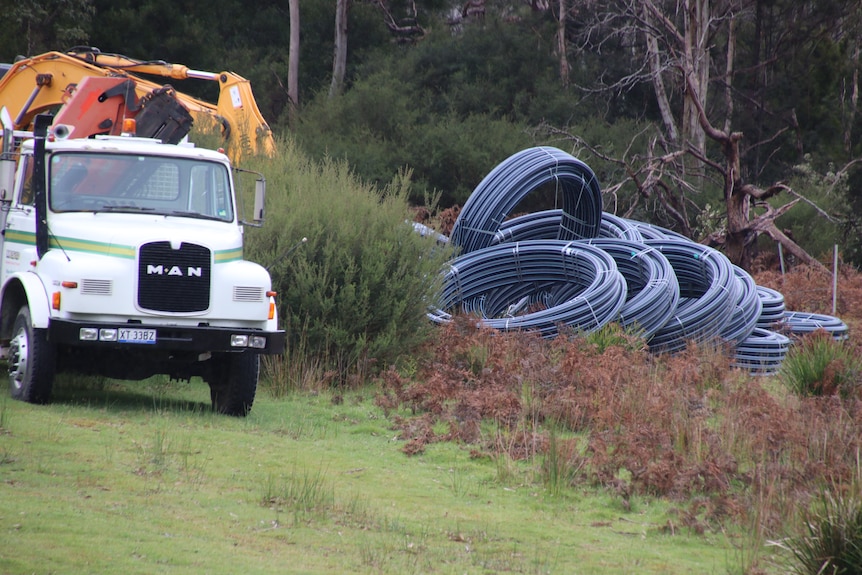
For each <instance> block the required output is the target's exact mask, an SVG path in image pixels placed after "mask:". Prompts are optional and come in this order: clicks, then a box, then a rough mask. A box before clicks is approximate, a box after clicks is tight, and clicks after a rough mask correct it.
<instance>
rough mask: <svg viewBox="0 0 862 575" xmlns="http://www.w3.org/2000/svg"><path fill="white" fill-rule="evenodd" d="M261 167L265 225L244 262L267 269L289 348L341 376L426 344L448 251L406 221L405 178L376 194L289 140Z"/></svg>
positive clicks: (343, 168) (253, 234) (252, 233)
mask: <svg viewBox="0 0 862 575" xmlns="http://www.w3.org/2000/svg"><path fill="white" fill-rule="evenodd" d="M255 161H257V162H260V163H261V165H260V166H259V167H258V169H259V170H260V171H262V172H264V173H265V174H266V176H267V182H268V183H267V189H268V197H267V222H266V226H265V228H263V229H260V230H258V229H251V230H249V231H248V232H247V234H246V236H247V244H246V246H247V248H246V249H247V254H246V255H247V257H249V258H250V259H254V260H256V261H258V262H260V263H262V264H263V265H266V266H268V267H269V268H270V273H271V274H272V276H273V286H274V289H275V290H276V291H278V294H279V295H278V302H279V308H280V309H279V313H280V319H281V321H282V326H283V327H284V329H286V330H287V332H288V345H289V346H290V347H289V349H290V350H292V351H293V352H299V353H300V354H302V355H304V356H307V357H308V356H313V357H309V359H310V360H313V361H312V363H314V364H315V365H318V366H320V368H321V370H323V371H331V370H335V372H336V375H337V376H338V377H339V378H344V377H345V376H347V375H348V374H349V373H351V372H354V373H355V372H357V371H358V372H361V373H364V372H365V371H366V370H371V371H375V370H376V369H377V368H382V367H386V365H387V364H388V363H389V362H392V361H393V360H394V359H396V358H397V357H398V356H400V355H401V354H404V353H407V352H409V351H410V350H412V349H413V348H414V346H416V345H417V344H419V343H421V342H422V341H423V340H424V337H425V335H426V331H427V320H426V318H425V310H426V307H427V305H428V302H429V298H430V297H431V295H432V293H433V291H434V290H435V289H436V282H437V277H438V271H439V269H440V266H441V264H442V263H443V261H444V260H445V259H447V258H448V254H447V251H446V250H445V249H444V248H442V247H440V246H438V245H436V243H435V242H434V240H432V239H431V238H425V237H421V236H420V235H419V234H416V233H415V232H413V229H412V226H411V225H410V224H409V223H407V220H409V218H410V215H409V207H408V203H407V196H408V193H409V174H399V175H398V176H397V177H396V178H395V179H394V180H393V181H392V183H391V184H390V185H389V186H387V187H386V188H385V189H384V190H378V189H376V188H374V187H372V186H369V185H365V184H362V183H361V182H359V181H358V180H357V179H356V178H355V177H354V176H353V175H352V174H351V173H350V170H349V169H348V167H347V165H346V163H344V162H337V161H332V160H325V161H323V162H321V163H319V164H318V163H314V162H311V161H310V160H308V159H307V157H305V156H304V155H303V154H301V153H300V152H299V151H298V150H297V149H296V147H295V146H294V145H293V143H292V142H287V141H282V142H279V156H278V157H276V158H274V159H272V160H264V159H256V160H255ZM303 237H305V238H307V242H305V243H302V242H301V238H303ZM293 359H294V360H295V359H296V358H295V357H294V358H293Z"/></svg>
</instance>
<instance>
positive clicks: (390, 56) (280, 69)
mask: <svg viewBox="0 0 862 575" xmlns="http://www.w3.org/2000/svg"><path fill="white" fill-rule="evenodd" d="M2 4H3V8H2V14H3V21H4V25H3V26H2V29H0V61H6V62H12V61H13V60H14V59H15V57H16V56H18V55H35V54H39V53H42V52H45V51H49V50H65V49H68V48H71V47H73V46H80V45H88V46H95V47H97V48H100V49H101V50H103V51H105V52H115V53H122V54H124V55H127V56H129V57H132V58H138V59H159V60H165V61H168V62H173V63H181V64H185V65H187V66H189V67H191V68H194V69H200V70H208V71H221V70H230V71H234V72H237V73H239V74H240V75H243V76H245V77H246V78H248V79H249V80H250V81H251V83H252V86H253V88H254V91H255V96H256V98H257V102H258V105H259V107H260V108H261V111H262V112H263V115H264V117H265V118H267V120H268V121H269V123H270V125H271V126H272V128H273V130H274V131H275V132H276V133H277V134H284V135H288V134H289V137H291V138H293V139H294V140H295V141H296V142H297V143H298V145H299V146H300V148H301V149H302V150H303V151H304V152H305V153H307V154H309V155H310V156H311V157H312V158H315V159H322V158H334V159H346V160H347V162H348V164H349V165H350V167H351V170H352V171H353V172H354V173H355V174H356V175H357V176H358V177H359V178H360V179H362V180H363V181H366V182H370V183H373V184H378V185H380V186H381V187H382V186H384V185H385V184H386V183H388V182H390V181H391V180H392V179H393V177H395V175H396V174H398V173H399V171H402V170H404V169H408V170H409V174H410V179H411V187H410V189H411V192H410V193H411V200H412V202H413V203H414V204H427V203H429V199H430V200H431V201H432V202H433V203H434V207H435V208H438V209H445V208H450V207H453V206H459V205H463V203H464V202H465V200H466V198H467V197H468V196H469V194H470V192H471V191H472V190H473V188H474V187H475V186H476V185H477V184H478V183H479V182H480V181H481V179H482V178H483V177H484V176H485V175H486V174H487V173H488V172H489V171H490V170H491V169H492V168H493V167H494V166H495V165H497V164H498V163H499V162H500V161H502V160H503V159H504V158H506V157H508V156H509V155H510V154H512V153H514V152H516V151H519V150H521V149H523V148H525V147H528V146H531V145H544V144H550V145H556V146H558V147H561V148H563V149H565V150H566V151H570V152H572V153H573V154H574V155H576V156H577V157H579V158H580V159H582V160H584V161H586V162H587V163H588V164H589V165H590V166H591V167H592V168H593V170H594V171H595V172H596V173H597V175H598V176H599V181H600V183H601V184H602V186H603V188H604V193H605V209H606V210H607V211H612V212H614V213H616V214H618V215H624V216H627V217H631V218H635V219H639V220H642V221H647V222H652V223H657V224H661V225H663V226H666V227H669V228H671V229H674V230H676V231H679V232H681V233H684V234H685V235H688V236H690V237H692V238H693V239H695V240H698V241H706V242H708V243H711V244H712V245H717V246H720V247H723V248H724V250H725V252H726V253H727V254H728V255H729V256H730V257H731V259H732V260H734V262H735V263H739V264H741V265H743V266H744V267H750V264H751V261H752V258H754V257H755V256H756V255H757V253H758V252H759V251H762V250H767V251H768V252H769V253H774V252H775V251H776V249H775V245H776V243H783V244H784V247H785V248H787V253H788V254H790V255H791V256H796V257H798V258H801V259H802V260H803V261H808V263H812V262H811V261H809V260H808V259H807V258H808V256H809V255H810V256H812V257H813V258H819V257H822V256H823V255H824V254H826V253H827V252H829V251H830V250H831V249H832V246H833V244H835V243H839V244H841V246H842V250H841V253H842V258H843V260H844V261H846V262H848V263H852V264H855V265H857V266H858V265H859V264H860V263H862V243H860V239H859V238H860V234H859V233H858V232H859V225H860V215H859V214H860V213H862V210H860V209H859V207H860V203H862V193H860V191H859V185H858V183H859V181H860V179H862V171H860V170H859V169H858V164H857V162H858V158H859V157H860V149H862V125H860V121H862V120H860V117H859V114H858V113H857V106H858V91H859V50H860V44H862V7H860V6H859V4H858V2H851V1H849V0H817V1H806V2H798V1H791V0H685V1H684V0H672V1H659V0H646V1H634V0H616V1H597V0H555V1H549V0H529V1H527V0H520V1H518V0H467V2H466V3H463V4H462V3H459V2H451V1H450V2H447V1H446V0H418V1H410V2H407V1H404V0H303V2H302V3H301V5H300V3H299V2H298V0H297V1H296V2H295V3H288V2H270V1H263V2H257V3H255V5H254V8H253V9H249V7H248V6H247V5H246V4H244V3H243V2H239V1H236V0H216V1H213V2H207V3H197V2H165V1H162V0H152V1H147V2H130V1H128V0H111V1H110V2H108V1H105V0H74V1H59V0H53V1H48V2H35V1H32V0H28V1H23V2H11V1H8V0H4V1H3V2H2ZM292 10H293V12H292ZM292 14H293V18H292V17H291V15H292ZM292 24H293V26H292ZM291 42H294V46H295V48H294V49H293V50H291V49H290V46H291ZM194 82H195V81H188V84H190V85H182V86H179V89H180V90H182V91H187V92H190V93H193V94H196V95H199V96H201V97H203V98H204V99H211V100H213V99H214V94H213V93H212V90H213V87H212V86H208V85H207V84H206V83H205V82H198V83H197V85H195V83H194ZM791 204H792V205H791ZM527 207H530V206H527ZM761 236H768V237H769V238H771V239H770V240H763V239H761V241H760V242H758V241H757V238H758V237H761ZM797 247H799V248H801V249H798V250H797V249H796V248H797Z"/></svg>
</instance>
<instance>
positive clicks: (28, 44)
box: [0, 0, 95, 62]
mask: <svg viewBox="0 0 862 575" xmlns="http://www.w3.org/2000/svg"><path fill="white" fill-rule="evenodd" d="M93 4H94V3H93V0H71V1H70V0H47V1H45V0H41V1H38V2H37V1H34V0H16V1H15V2H3V3H2V4H0V7H2V8H0V10H2V14H3V26H2V27H0V60H2V61H4V62H11V61H12V58H14V57H15V56H19V55H21V56H32V55H34V54H39V53H41V52H47V51H49V50H62V49H65V48H67V47H70V46H73V45H76V44H85V43H86V42H87V40H88V36H89V33H90V26H91V24H92V22H93V18H94V14H95V8H94V5H93Z"/></svg>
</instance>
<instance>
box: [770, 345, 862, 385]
mask: <svg viewBox="0 0 862 575" xmlns="http://www.w3.org/2000/svg"><path fill="white" fill-rule="evenodd" d="M780 377H781V380H782V381H783V382H784V384H785V385H787V387H788V388H789V389H790V390H792V391H793V392H795V393H796V394H798V395H801V396H804V397H806V396H824V395H836V394H837V395H839V396H841V397H851V396H852V395H853V394H854V393H855V390H856V388H857V387H858V384H859V382H860V377H862V361H860V360H859V359H858V358H857V357H856V354H855V352H854V350H853V349H852V348H851V347H850V346H849V345H845V343H844V342H840V341H835V340H834V339H833V338H832V337H831V336H830V335H829V334H827V333H825V332H816V333H814V334H811V335H809V336H807V337H805V338H803V339H802V341H800V342H798V343H797V344H795V345H794V346H793V347H792V348H791V349H790V351H789V352H788V353H787V357H786V358H785V359H784V362H783V363H782V365H781V371H780Z"/></svg>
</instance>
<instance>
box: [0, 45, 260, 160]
mask: <svg viewBox="0 0 862 575" xmlns="http://www.w3.org/2000/svg"><path fill="white" fill-rule="evenodd" d="M4 68H5V66H4ZM0 73H2V69H0ZM138 74H146V75H149V76H162V77H165V78H170V79H174V80H186V79H190V78H191V79H201V80H210V81H213V82H217V83H218V86H219V98H218V103H217V104H211V103H209V102H204V101H202V100H199V99H197V98H193V97H191V96H189V95H187V94H183V93H181V92H176V91H174V90H173V89H172V88H170V87H169V86H161V85H159V84H157V83H155V82H152V81H150V80H146V79H144V78H142V77H140V76H138ZM90 77H110V78H123V79H126V80H130V81H131V84H130V85H131V86H133V87H134V91H135V96H136V97H137V98H139V99H144V98H148V97H150V95H151V94H152V93H153V92H156V91H159V90H164V89H165V88H170V89H171V92H172V93H173V94H174V95H175V97H176V99H177V100H178V101H179V102H180V103H181V104H182V106H183V107H184V108H186V109H187V110H188V112H189V113H190V114H191V117H192V118H193V122H194V124H195V127H196V129H197V130H200V131H204V132H206V131H216V130H218V131H220V132H221V135H222V138H223V140H224V146H225V148H226V150H227V154H228V155H229V156H230V157H231V158H232V159H233V160H234V161H238V160H239V159H241V157H242V156H243V154H246V153H252V154H257V153H263V154H266V155H272V154H273V153H274V151H275V143H274V139H273V135H272V130H270V128H269V125H268V124H267V123H266V120H264V119H263V116H262V115H261V113H260V110H259V109H258V107H257V102H256V101H255V99H254V95H253V94H252V91H251V84H250V83H249V81H248V80H246V79H245V78H243V77H241V76H238V75H237V74H234V73H233V72H219V73H213V72H202V71H199V70H191V69H189V68H188V67H186V66H183V65H181V64H170V63H167V62H164V61H162V60H148V61H144V60H134V59H132V58H128V57H126V56H121V55H119V54H108V53H102V52H101V51H99V50H98V49H96V48H90V47H87V48H73V49H71V50H69V51H67V52H46V53H44V54H40V55H38V56H33V57H30V58H23V59H20V60H18V61H16V62H15V63H14V64H12V65H11V66H8V69H6V71H5V73H3V75H2V77H0V108H2V107H4V106H5V107H6V109H7V110H9V112H10V114H11V115H12V117H13V124H14V129H15V130H29V129H30V128H31V126H32V123H33V119H34V118H35V117H36V116H37V115H38V114H41V113H44V112H52V111H56V110H58V109H60V108H61V107H62V106H63V104H65V103H66V102H68V101H69V100H70V99H71V98H72V95H73V94H74V92H75V90H76V88H77V86H78V84H80V83H81V82H82V81H83V80H84V79H86V78H90ZM108 131H110V130H108Z"/></svg>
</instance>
